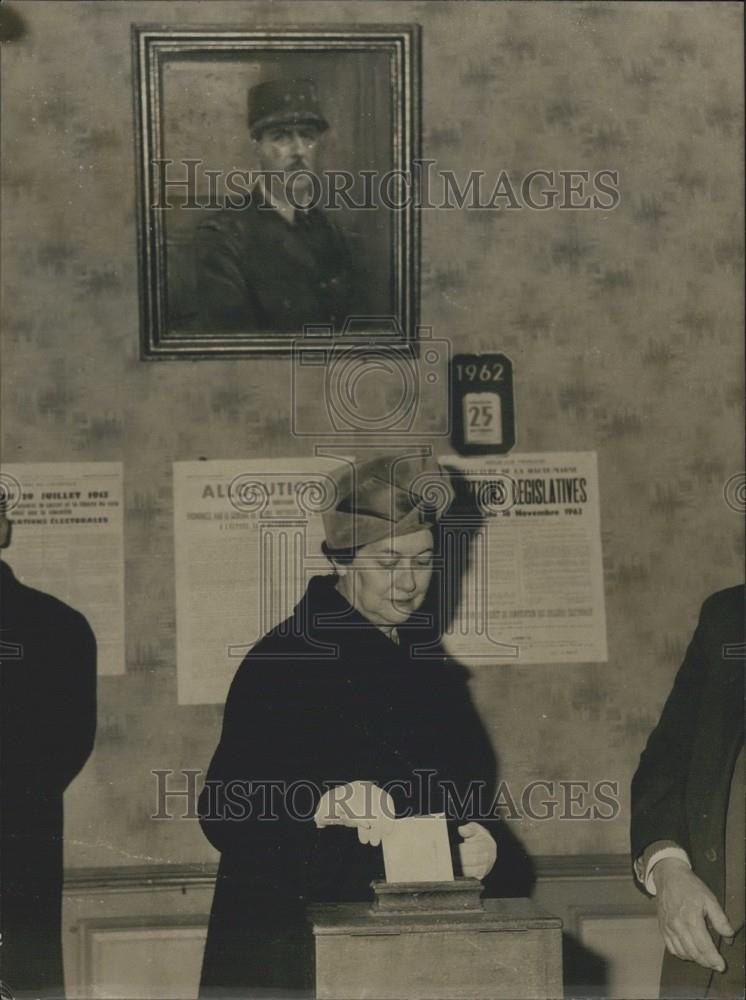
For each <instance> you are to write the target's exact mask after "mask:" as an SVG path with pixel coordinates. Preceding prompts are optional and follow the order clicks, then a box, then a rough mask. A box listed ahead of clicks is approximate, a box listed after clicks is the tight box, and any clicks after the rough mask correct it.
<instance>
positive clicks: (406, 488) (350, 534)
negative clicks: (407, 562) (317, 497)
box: [323, 453, 453, 550]
mask: <svg viewBox="0 0 746 1000" xmlns="http://www.w3.org/2000/svg"><path fill="white" fill-rule="evenodd" d="M334 480H335V486H336V489H337V496H336V500H335V503H334V505H333V506H332V507H330V508H329V509H328V510H326V511H324V513H323V520H324V529H325V531H326V544H327V547H328V548H329V549H331V550H339V549H343V550H349V549H356V548H360V546H362V545H369V544H370V543H371V542H377V541H380V539H382V538H387V537H392V536H395V535H407V534H410V533H411V532H413V531H421V530H422V528H430V527H432V526H433V525H434V524H435V523H436V522H437V521H438V519H439V518H440V516H441V515H442V513H443V512H444V511H445V510H446V509H447V508H448V506H449V504H450V502H451V500H452V499H453V489H452V487H451V484H450V482H449V480H448V477H447V475H446V474H445V473H444V472H443V470H442V469H441V467H440V466H439V465H438V463H437V461H436V460H435V459H434V458H428V457H423V456H420V455H412V454H411V453H403V454H401V455H387V456H385V457H382V458H374V459H371V460H369V461H367V462H362V463H360V462H356V463H355V465H346V466H344V468H343V469H342V470H341V471H340V472H338V473H335V475H334Z"/></svg>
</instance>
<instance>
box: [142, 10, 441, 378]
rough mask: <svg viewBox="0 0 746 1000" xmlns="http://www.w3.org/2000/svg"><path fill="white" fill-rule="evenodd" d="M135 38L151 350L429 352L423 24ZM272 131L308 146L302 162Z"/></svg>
mask: <svg viewBox="0 0 746 1000" xmlns="http://www.w3.org/2000/svg"><path fill="white" fill-rule="evenodd" d="M132 42H133V70H134V72H133V81H134V99H135V100H134V103H135V134H136V150H137V215H138V256H139V279H140V331H141V352H140V356H141V358H142V359H143V360H150V359H177V358H187V359H206V358H238V357H253V356H272V355H280V356H288V355H290V354H292V353H293V350H294V349H296V348H297V344H298V341H299V339H302V343H303V345H304V349H305V348H306V346H307V348H308V349H309V350H314V349H317V348H318V349H319V350H325V349H328V346H329V344H330V343H333V344H334V345H337V344H340V345H347V344H350V345H352V344H358V343H364V344H365V345H366V346H368V347H370V346H371V345H373V346H375V347H377V348H380V349H382V350H387V349H391V350H393V351H400V350H401V349H402V348H404V349H405V351H406V352H407V353H409V352H410V351H411V350H412V347H413V345H414V346H415V349H416V340H417V323H418V309H419V293H420V288H419V282H420V233H419V218H418V207H417V206H418V193H419V162H420V161H419V157H420V143H421V120H420V87H421V69H420V31H419V27H418V26H417V25H408V24H395V25H356V26H347V25H338V26H297V27H296V26H294V27H285V26H283V27H276V28H272V27H264V28H239V27H235V28H234V27H204V26H196V27H174V26H169V25H135V26H133V29H132ZM283 109H284V111H283ZM299 131H300V133H301V136H300V138H298V132H299ZM275 140H276V141H277V142H278V143H280V142H285V143H286V144H292V143H301V147H302V143H303V142H308V145H309V150H311V152H310V153H309V155H308V156H307V157H306V155H305V152H304V150H303V148H300V152H297V151H296V152H297V156H294V158H293V159H292V162H291V165H290V166H289V167H288V166H287V162H288V161H287V160H285V161H282V162H280V160H278V159H277V157H275V158H274V159H273V155H274V153H275V151H276V148H279V147H271V148H270V142H274V141H275ZM317 146H318V147H319V148H317ZM322 147H323V148H322ZM283 148H285V147H283ZM287 148H289V146H287ZM267 149H269V154H267ZM317 154H318V155H317ZM278 164H279V166H280V170H281V171H284V172H283V173H282V177H281V178H280V179H279V180H275V179H274V178H273V176H271V175H272V173H273V168H274V167H275V166H277V165H278ZM267 177H269V181H268V180H267ZM291 182H292V185H291ZM272 184H279V185H280V187H279V188H274V187H270V186H269V185H272ZM299 188H300V194H298V190H299ZM277 191H279V192H280V194H281V197H280V198H279V199H278V198H277V197H276V192H277ZM288 203H289V204H290V209H289V210H288V209H287V205H288ZM306 207H308V209H309V210H308V211H306ZM280 208H282V209H283V210H284V211H280ZM301 222H302V223H303V226H301V225H300V223H301ZM304 227H306V228H305V229H304ZM304 240H305V242H304ZM294 345H295V348H294Z"/></svg>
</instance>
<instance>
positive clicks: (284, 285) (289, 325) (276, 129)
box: [197, 80, 352, 334]
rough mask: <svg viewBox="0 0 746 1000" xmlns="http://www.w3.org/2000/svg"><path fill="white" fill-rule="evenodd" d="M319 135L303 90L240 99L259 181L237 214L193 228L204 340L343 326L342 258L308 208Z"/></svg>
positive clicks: (315, 109)
mask: <svg viewBox="0 0 746 1000" xmlns="http://www.w3.org/2000/svg"><path fill="white" fill-rule="evenodd" d="M328 127H329V123H328V122H327V120H326V118H325V117H324V115H323V113H322V111H321V108H320V106H319V101H318V97H317V94H316V88H315V85H314V84H313V82H312V81H310V80H272V81H269V82H267V83H261V84H258V85H257V86H255V87H253V88H252V89H251V91H250V92H249V129H250V131H251V137H252V140H253V142H254V145H255V147H256V154H257V158H258V161H259V166H260V168H261V173H260V176H259V180H258V181H257V183H256V184H255V185H254V187H253V188H252V190H251V202H250V204H249V205H248V206H247V207H244V208H238V209H235V208H234V209H231V208H227V209H225V210H223V211H222V212H220V213H218V214H217V215H215V216H214V217H213V218H211V219H209V220H207V221H205V222H203V223H202V225H201V226H200V228H199V234H198V240H197V266H198V284H199V298H200V307H201V309H202V313H203V316H202V319H203V323H204V325H205V327H206V328H207V329H208V330H209V331H210V332H213V331H214V332H223V331H233V332H248V331H255V332H263V331H273V332H287V333H298V334H299V333H302V331H303V328H304V326H306V325H307V324H313V325H325V326H329V325H331V326H333V327H334V328H336V329H337V330H340V329H341V328H342V327H343V326H344V322H345V319H346V318H347V316H348V314H349V312H350V299H351V292H352V265H351V260H350V254H349V251H348V247H347V244H346V241H345V238H344V236H343V234H342V231H341V230H340V229H339V227H338V226H336V225H335V224H334V223H333V222H332V221H331V219H330V218H329V217H328V216H327V214H326V213H325V212H324V211H323V210H322V209H320V208H318V207H315V206H314V205H313V204H312V202H313V201H314V194H318V187H317V186H316V185H315V184H314V179H313V178H314V176H315V174H314V171H315V167H316V160H317V156H318V152H319V147H320V145H321V141H322V138H323V134H324V132H325V131H326V130H327V129H328ZM315 187H316V191H315V190H314V188H315ZM316 200H318V199H317V198H316ZM305 206H308V207H305Z"/></svg>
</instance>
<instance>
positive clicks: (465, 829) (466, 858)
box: [458, 823, 497, 878]
mask: <svg viewBox="0 0 746 1000" xmlns="http://www.w3.org/2000/svg"><path fill="white" fill-rule="evenodd" d="M458 832H459V833H460V834H461V836H462V837H463V838H464V839H463V840H462V841H461V843H460V844H459V845H458V853H459V857H460V858H461V868H462V870H463V873H464V875H469V876H471V877H472V878H484V876H485V875H486V874H487V873H488V872H490V871H492V866H493V865H494V863H495V860H496V858H497V844H496V843H495V840H494V838H493V836H492V834H491V833H490V832H489V830H485V828H484V827H483V826H482V825H481V824H480V823H464V825H463V826H460V827H459V828H458Z"/></svg>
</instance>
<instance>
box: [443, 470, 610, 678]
mask: <svg viewBox="0 0 746 1000" xmlns="http://www.w3.org/2000/svg"><path fill="white" fill-rule="evenodd" d="M440 462H441V464H442V465H444V466H446V467H448V468H450V469H452V470H454V471H455V472H456V473H457V474H460V476H461V477H463V478H462V479H461V481H460V486H459V491H460V494H461V495H462V503H461V504H460V507H461V509H463V524H462V525H461V526H459V523H458V513H457V514H456V522H455V526H454V530H453V531H452V532H451V533H450V536H449V538H450V541H449V543H448V544H447V546H446V551H445V552H444V553H443V554H442V555H443V564H442V566H443V569H442V572H443V574H444V578H445V579H450V580H455V581H456V583H455V584H454V585H453V586H451V587H450V588H448V587H447V588H446V589H445V591H444V593H445V595H446V599H448V595H449V594H450V599H451V601H452V605H453V607H452V608H451V609H450V612H449V609H448V608H446V611H447V614H446V618H447V620H448V621H449V624H448V627H447V630H446V635H445V637H444V638H445V645H446V648H447V649H448V650H449V652H450V653H451V654H452V655H454V656H455V657H457V658H459V659H460V660H462V662H464V663H466V664H469V663H472V664H479V663H486V662H495V663H511V662H513V663H587V662H603V661H605V660H606V659H607V658H608V654H607V647H606V614H605V602H604V584H603V566H602V553H601V525H600V514H599V493H598V472H597V467H596V455H595V452H567V453H548V454H527V455H509V456H489V457H487V458H464V457H460V456H455V455H445V456H441V458H440ZM458 478H459V477H458V475H457V480H458Z"/></svg>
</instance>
